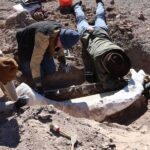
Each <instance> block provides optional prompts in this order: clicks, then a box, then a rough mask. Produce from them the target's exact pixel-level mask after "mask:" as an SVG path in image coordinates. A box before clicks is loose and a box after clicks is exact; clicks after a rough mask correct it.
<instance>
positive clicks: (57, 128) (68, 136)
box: [50, 124, 71, 139]
mask: <svg viewBox="0 0 150 150" xmlns="http://www.w3.org/2000/svg"><path fill="white" fill-rule="evenodd" d="M50 130H51V131H52V132H55V133H58V134H60V135H62V136H64V137H66V138H68V139H71V136H70V135H69V134H68V133H66V132H64V131H61V130H60V128H59V126H57V125H54V124H51V125H50Z"/></svg>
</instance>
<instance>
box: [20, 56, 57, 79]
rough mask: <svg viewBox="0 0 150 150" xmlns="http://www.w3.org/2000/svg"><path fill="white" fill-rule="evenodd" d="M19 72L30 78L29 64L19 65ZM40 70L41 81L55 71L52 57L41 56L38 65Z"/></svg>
mask: <svg viewBox="0 0 150 150" xmlns="http://www.w3.org/2000/svg"><path fill="white" fill-rule="evenodd" d="M20 67H21V71H22V73H23V75H25V76H26V77H28V78H32V72H31V68H30V62H22V63H21V64H20ZM40 68H41V69H40V70H41V75H40V76H41V79H43V78H44V77H45V76H47V75H51V74H53V73H54V72H55V71H56V66H55V62H54V59H53V57H50V56H49V55H48V54H45V55H44V56H43V60H42V62H41V65H40Z"/></svg>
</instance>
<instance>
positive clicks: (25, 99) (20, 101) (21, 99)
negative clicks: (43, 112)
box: [15, 95, 29, 109]
mask: <svg viewBox="0 0 150 150" xmlns="http://www.w3.org/2000/svg"><path fill="white" fill-rule="evenodd" d="M28 100H29V97H28V96H27V95H23V96H21V97H19V98H18V99H17V101H16V102H15V107H16V109H19V108H20V107H23V106H25V105H26V104H27V103H28Z"/></svg>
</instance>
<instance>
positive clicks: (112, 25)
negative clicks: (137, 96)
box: [6, 0, 149, 123]
mask: <svg viewBox="0 0 150 150" xmlns="http://www.w3.org/2000/svg"><path fill="white" fill-rule="evenodd" d="M49 3H50V2H49ZM54 3H55V2H54ZM89 4H90V5H89ZM57 5H58V3H57V4H56V6H57ZM88 6H90V7H88ZM44 7H45V9H46V8H48V9H49V11H48V12H47V13H48V15H49V16H48V17H47V18H46V20H59V22H60V23H62V24H63V25H64V26H66V27H71V28H75V20H74V17H73V16H72V14H65V15H63V14H60V12H59V11H57V10H56V7H52V8H51V9H50V5H49V6H48V5H47V4H46V3H45V5H44ZM83 8H84V11H85V14H86V16H87V19H88V20H89V23H90V24H92V23H93V20H94V18H93V14H95V4H94V3H92V4H91V1H87V0H86V1H83ZM106 18H107V24H108V27H109V32H110V36H111V38H112V40H113V41H114V42H115V43H116V44H118V45H119V46H121V47H122V48H123V49H125V51H126V53H127V55H128V56H129V57H130V58H131V61H132V64H133V68H134V69H136V70H139V69H141V68H142V69H143V70H144V71H146V72H148V73H149V67H148V65H147V63H148V62H147V61H139V59H140V58H141V56H143V59H144V56H145V55H146V54H143V51H142V49H144V47H143V45H141V44H140V43H139V42H138V41H139V40H138V39H137V38H136V37H135V36H134V33H133V27H134V24H133V23H132V22H131V21H129V20H128V19H127V16H126V14H121V13H119V12H117V10H116V9H115V8H114V7H106ZM7 33H9V32H7ZM11 34H12V33H10V34H9V36H8V37H11ZM6 39H7V38H6ZM12 39H13V38H12ZM147 57H149V56H147ZM66 59H67V63H68V64H69V65H70V67H69V72H65V71H64V70H59V63H58V61H57V59H56V65H57V72H56V73H55V74H53V75H52V76H51V77H50V78H48V79H47V80H46V81H45V82H43V85H44V89H45V95H46V97H48V98H50V99H54V100H66V99H71V98H77V97H83V96H88V95H92V94H97V93H102V92H105V91H103V90H102V88H101V85H100V83H96V82H95V81H96V80H95V75H94V68H93V63H92V60H91V58H90V57H89V55H88V54H87V52H86V51H82V48H81V43H80V42H79V43H78V44H77V45H76V46H74V48H73V49H71V50H70V55H67V56H66ZM147 60H148V59H147ZM34 72H35V74H36V66H35V70H34ZM146 105H147V104H146V101H139V102H136V103H134V104H133V105H132V106H131V107H130V108H127V110H124V111H123V112H121V113H118V114H117V115H114V116H112V117H111V118H108V120H113V121H116V120H119V121H120V123H123V120H124V121H125V120H128V119H129V118H128V116H129V115H130V116H132V114H133V118H135V117H137V116H139V115H141V114H142V113H143V112H144V111H145V110H146ZM135 110H136V111H135ZM127 112H128V113H127ZM125 114H126V116H124V115H125ZM122 116H124V117H122ZM118 118H119V119H118ZM120 118H124V119H120ZM130 118H131V119H130V121H132V117H130ZM128 121H129V120H128Z"/></svg>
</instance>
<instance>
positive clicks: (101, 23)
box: [95, 2, 108, 31]
mask: <svg viewBox="0 0 150 150" xmlns="http://www.w3.org/2000/svg"><path fill="white" fill-rule="evenodd" d="M95 28H96V29H99V28H103V29H104V30H106V31H108V27H107V24H106V19H105V9H104V5H103V3H102V2H98V3H97V9H96V20H95Z"/></svg>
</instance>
